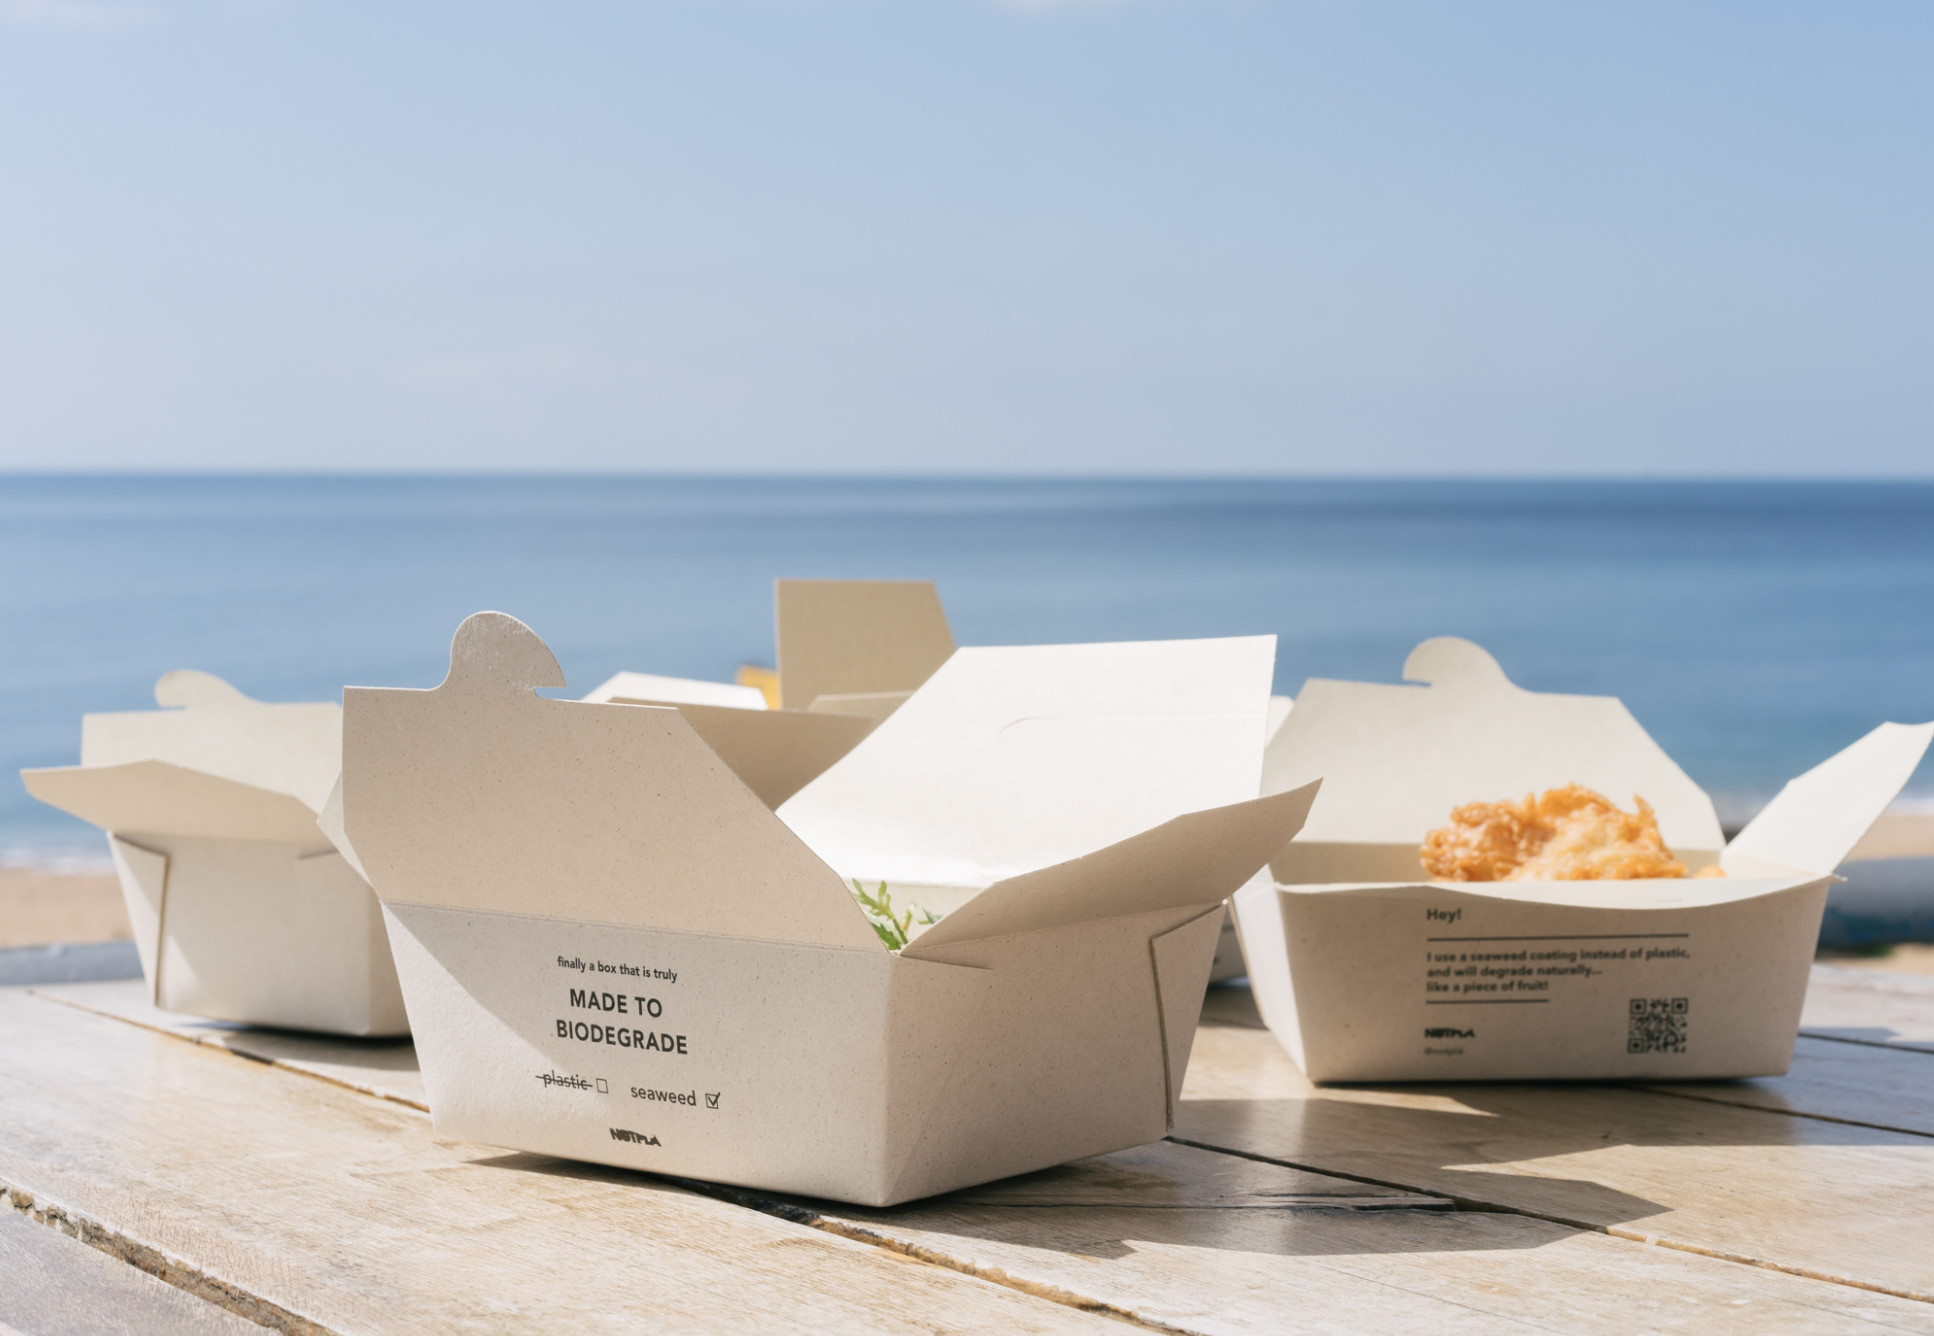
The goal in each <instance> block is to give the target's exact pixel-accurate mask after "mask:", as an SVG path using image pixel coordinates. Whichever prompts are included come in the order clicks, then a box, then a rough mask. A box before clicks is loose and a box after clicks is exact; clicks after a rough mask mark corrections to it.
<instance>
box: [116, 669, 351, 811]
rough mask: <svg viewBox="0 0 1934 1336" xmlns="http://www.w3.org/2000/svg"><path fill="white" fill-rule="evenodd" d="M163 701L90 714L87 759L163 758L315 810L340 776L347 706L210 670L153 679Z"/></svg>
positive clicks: (123, 761)
mask: <svg viewBox="0 0 1934 1336" xmlns="http://www.w3.org/2000/svg"><path fill="white" fill-rule="evenodd" d="M155 703H156V704H158V705H161V706H162V707H163V708H162V709H159V710H142V711H138V712H130V713H124V714H90V715H88V716H86V717H85V718H84V719H83V720H82V721H81V764H82V765H83V766H90V767H92V766H116V765H125V764H128V763H130V762H136V761H165V762H168V763H169V764H172V765H177V766H180V767H182V768H183V769H187V770H199V771H202V772H204V773H206V774H210V775H215V776H218V777H220V778H222V779H229V780H233V781H235V782H236V783H238V784H247V785H250V786H251V787H254V788H259V789H266V790H268V791H270V792H272V793H286V794H288V795H289V796H291V797H293V798H295V799H297V800H298V801H300V802H301V803H302V804H303V805H304V806H306V807H307V808H308V809H309V810H310V811H311V812H314V811H316V810H318V809H320V808H321V806H322V803H323V800H324V799H326V798H327V797H328V796H329V789H330V787H331V786H332V785H333V784H334V783H335V782H336V758H337V757H338V756H339V755H340V754H341V742H342V707H341V706H339V705H336V704H335V703H334V702H332V701H318V702H299V703H295V704H279V703H269V702H265V701H258V700H252V699H250V698H249V697H247V696H245V695H243V694H242V693H241V692H240V691H237V690H236V689H235V688H234V687H232V686H230V685H229V684H228V683H226V682H224V681H222V680H221V679H220V678H219V677H215V676H213V675H211V674H209V673H200V672H193V671H177V672H172V673H168V674H166V675H164V676H163V677H162V678H161V680H160V681H159V682H157V683H156V684H155Z"/></svg>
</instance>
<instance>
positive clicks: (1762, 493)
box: [0, 475, 1934, 869]
mask: <svg viewBox="0 0 1934 1336" xmlns="http://www.w3.org/2000/svg"><path fill="white" fill-rule="evenodd" d="M780 576H796V577H838V578H853V577H865V578H894V579H929V580H933V581H935V582H936V583H937V585H938V586H939V590H940V594H941V598H942V599H943V601H944V603H945V605H946V609H947V615H948V617H949V619H950V620H951V622H952V625H953V629H954V633H955V636H956V638H957V640H958V641H959V642H960V643H962V644H970V645H992V644H1033V643H1053V642H1071V641H1101V640H1130V639H1146V638H1165V637H1192V636H1229V635H1255V634H1262V633H1267V634H1272V635H1274V636H1276V637H1277V654H1276V689H1277V691H1278V692H1281V693H1283V694H1294V693H1295V692H1296V691H1297V690H1298V689H1299V688H1300V687H1301V686H1302V684H1303V682H1304V681H1305V680H1307V679H1309V678H1311V677H1333V678H1349V679H1356V680H1362V681H1375V682H1394V681H1398V680H1400V678H1401V671H1402V666H1403V661H1404V657H1405V655H1406V654H1407V653H1408V651H1409V650H1410V649H1411V647H1412V646H1414V645H1415V644H1416V643H1417V642H1419V641H1421V640H1423V639H1425V638H1427V637H1430V636H1438V635H1459V636H1465V637H1468V638H1469V639H1472V640H1475V641H1477V642H1478V643H1480V644H1482V645H1484V646H1485V647H1486V648H1487V649H1489V650H1490V651H1491V652H1492V653H1493V654H1494V655H1495V656H1496V657H1497V658H1498V659H1499V661H1500V662H1501V663H1502V664H1503V666H1504V668H1505V670H1506V672H1507V673H1508V674H1509V675H1510V676H1511V677H1512V678H1513V679H1514V680H1515V681H1517V682H1518V683H1520V684H1521V685H1523V686H1526V687H1529V688H1532V689H1534V690H1538V691H1563V692H1577V693H1585V694H1593V695H1612V696H1617V697H1620V698H1621V699H1622V700H1624V701H1625V703H1626V704H1627V705H1628V706H1629V707H1630V708H1631V710H1632V711H1633V713H1634V714H1635V715H1636V716H1637V717H1638V719H1639V720H1640V722H1642V723H1643V724H1644V725H1645V727H1646V728H1647V729H1648V730H1650V731H1651V733H1652V735H1653V736H1654V737H1655V738H1657V739H1658V741H1659V742H1660V744H1661V745H1663V746H1664V747H1665V749H1666V750H1667V751H1668V752H1669V753H1670V754H1671V755H1672V756H1673V757H1675V758H1676V759H1677V760H1678V761H1679V763H1680V764H1681V765H1682V766H1684V767H1685V769H1686V770H1687V771H1688V772H1690V774H1691V775H1692V776H1693V778H1694V779H1696V780H1697V781H1698V782H1699V783H1701V784H1702V785H1704V786H1705V787H1706V789H1707V790H1708V791H1709V792H1710V793H1712V794H1713V795H1714V798H1715V800H1716V802H1717V804H1718V806H1719V808H1720V813H1721V817H1722V820H1724V821H1725V822H1727V823H1728V824H1732V825H1736V824H1738V823H1740V822H1741V821H1743V820H1744V819H1746V818H1747V817H1749V816H1750V815H1751V813H1752V812H1753V811H1754V810H1756V809H1757V807H1758V806H1759V805H1760V804H1762V803H1763V802H1765V800H1766V799H1767V798H1769V797H1770V796H1771V795H1772V794H1773V793H1775V792H1776V791H1777V790H1778V789H1779V787H1780V785H1781V784H1782V783H1783V782H1784V781H1785V780H1786V779H1788V778H1789V777H1791V776H1792V775H1794V774H1797V773H1798V772H1800V771H1802V770H1804V769H1806V768H1807V767H1809V766H1811V765H1813V764H1815V763H1816V762H1818V761H1820V760H1822V759H1823V758H1825V757H1826V756H1828V755H1830V754H1831V753H1832V752H1834V751H1836V750H1838V749H1839V748H1841V747H1843V746H1845V745H1847V744H1848V743H1850V742H1852V741H1853V740H1854V739H1855V738H1857V737H1859V736H1860V735H1861V734H1862V733H1864V732H1866V731H1867V730H1868V729H1870V728H1872V727H1873V726H1874V725H1875V724H1877V723H1879V722H1881V721H1882V720H1888V719H1892V720H1899V721H1903V722H1915V721H1922V720H1927V719H1934V484H1930V483H1864V482H1863V483H1820V482H1547V481H1471V480H1460V481H1307V480H1305V481H1296V480H1275V479H1267V480H1266V479H1249V480H1195V481H1191V480H1132V479H1131V480H1104V481H1095V480H1076V479H1066V480H1056V479H1001V478H971V479H968V478H918V479H909V478H824V477H816V478H777V477H730V478H717V477H654V476H623V477H585V476H575V475H574V476H490V477H481V476H456V477H453V476H381V477H349V476H325V477H298V476H210V475H169V476H131V475H87V476H40V475H35V476H23V475H10V476H0V769H4V770H5V771H7V772H9V773H8V775H6V776H5V777H4V780H3V782H0V862H3V863H8V864H36V865H44V866H47V867H67V868H74V869H80V868H91V867H99V866H102V865H104V861H105V855H104V848H103V842H102V839H101V837H100V835H99V834H98V833H97V832H95V831H94V830H93V829H92V828H91V827H88V826H85V825H83V824H82V823H80V822H78V821H76V820H74V819H72V818H69V817H67V816H64V815H63V814H61V813H59V812H56V811H54V810H52V809H50V808H47V807H44V806H42V805H40V804H38V803H36V802H35V801H33V800H32V799H31V798H30V797H28V795H27V794H26V792H25V791H24V789H23V788H22V787H21V785H20V783H19V781H18V780H17V779H14V778H13V777H12V775H11V772H13V771H16V770H18V769H19V768H20V767H23V766H44V765H63V764H72V763H74V762H75V761H77V760H78V759H79V748H80V726H81V716H82V714H83V713H86V712H89V711H104V710H138V709H143V708H151V707H152V705H153V694H152V693H153V686H154V681H155V679H156V678H157V677H159V676H160V675H161V674H162V673H164V672H167V671H168V670H170V669H174V668H199V669H204V670H206V671H208V672H212V673H216V674H218V675H220V676H222V677H224V678H227V679H228V680H229V681H231V682H233V683H234V684H235V685H236V686H238V687H240V688H241V689H242V690H244V691H246V692H247V693H249V694H250V695H253V696H256V697H258V698H261V699H265V700H331V699H336V698H338V696H339V693H340V691H341V688H342V687H343V685H344V684H361V685H385V686H420V687H427V686H433V685H435V684H436V683H437V682H438V681H440V680H441V679H442V677H443V673H444V669H445V666H446V664H447V662H448V649H449V642H450V635H451V632H452V631H453V630H455V628H456V626H457V624H458V622H460V621H461V620H462V619H463V618H464V617H465V616H467V615H468V614H470V613H472V612H476V611H478V610H480V609H486V608H494V609H499V610H502V611H505V612H509V613H513V614H515V615H516V616H517V617H519V618H522V619H523V620H524V621H525V622H527V623H528V624H529V625H530V626H532V627H533V628H534V629H535V630H536V631H537V632H538V633H539V634H540V635H541V636H542V637H543V638H544V639H545V640H546V641H547V642H548V643H549V645H550V646H551V648H552V650H553V651H554V652H555V653H556V655H557V658H558V660H559V662H560V663H561V664H562V665H563V668H564V671H565V674H566V676H567V678H568V679H569V681H570V684H571V692H570V693H566V694H577V693H582V692H583V691H586V690H589V689H590V688H591V687H593V686H595V685H597V684H598V683H599V682H601V681H603V680H604V679H605V678H606V677H608V676H609V675H610V674H612V673H614V672H617V671H620V670H624V669H631V670H637V671H643V672H655V673H666V674H671V675H675V676H683V677H703V678H714V679H721V680H725V679H729V678H730V677H731V676H732V673H733V671H734V669H735V668H736V667H737V665H739V664H741V663H747V662H764V663H770V662H771V657H772V589H771V586H772V581H773V579H774V578H775V577H780ZM1905 802H1906V804H1907V805H1908V806H1910V807H1911V806H1934V766H1923V767H1922V769H1921V771H1920V772H1919V773H1918V774H1917V775H1916V776H1915V778H1914V780H1913V781H1912V783H1911V784H1910V786H1909V791H1908V795H1907V798H1906V799H1905Z"/></svg>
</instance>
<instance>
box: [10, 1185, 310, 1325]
mask: <svg viewBox="0 0 1934 1336" xmlns="http://www.w3.org/2000/svg"><path fill="white" fill-rule="evenodd" d="M0 1205H3V1206H6V1207H8V1208H9V1209H11V1210H14V1211H17V1212H19V1213H20V1214H21V1215H22V1216H24V1217H26V1218H27V1219H28V1220H31V1221H33V1222H34V1223H35V1224H39V1225H45V1226H47V1227H48V1228H49V1229H52V1230H54V1231H55V1232H56V1233H60V1234H65V1235H66V1236H67V1237H68V1238H70V1239H73V1240H75V1241H76V1242H79V1243H84V1244H86V1245H87V1246H88V1247H90V1248H93V1249H95V1250H96V1251H98V1252H103V1253H106V1254H107V1255H108V1256H109V1257H112V1258H114V1259H115V1260H116V1261H119V1262H125V1263H126V1264H127V1265H129V1266H131V1267H133V1268H134V1269H135V1270H137V1271H141V1272H145V1273H146V1274H148V1275H150V1276H153V1277H154V1278H155V1279H157V1280H161V1281H166V1282H167V1283H168V1284H170V1285H172V1286H174V1287H175V1288H176V1289H178V1290H181V1291H182V1292H183V1293H186V1294H190V1295H193V1296H194V1297H195V1298H197V1299H200V1300H203V1301H204V1302H206V1303H209V1304H212V1305H214V1306H215V1307H216V1308H220V1309H223V1310H225V1311H227V1312H230V1313H233V1314H235V1315H236V1316H237V1317H243V1318H247V1319H248V1320H249V1321H250V1322H253V1323H255V1325H257V1326H258V1327H266V1328H268V1329H269V1330H271V1331H280V1332H286V1333H288V1336H340V1333H338V1332H336V1331H335V1330H334V1329H333V1328H331V1327H325V1326H321V1325H320V1324H318V1323H315V1322H312V1321H310V1320H309V1319H308V1318H305V1317H302V1316H300V1315H298V1314H296V1313H292V1312H290V1311H289V1310H288V1309H286V1308H283V1307H282V1306H281V1305H279V1304H276V1303H273V1302H271V1301H270V1300H267V1299H264V1298H262V1297H261V1296H260V1295H258V1294H254V1293H251V1292H250V1291H248V1290H245V1289H242V1288H241V1287H239V1286H237V1285H234V1284H231V1283H230V1282H228V1281H225V1280H223V1279H222V1278H221V1277H219V1276H215V1275H211V1274H210V1273H209V1272H207V1271H205V1270H203V1269H202V1268H201V1267H198V1266H196V1265H195V1264H194V1263H193V1262H190V1261H189V1260H188V1259H187V1258H185V1257H178V1256H176V1255H175V1254H173V1253H169V1252H164V1251H162V1250H161V1249H159V1248H155V1247H152V1246H150V1245H148V1244H145V1243H142V1242H140V1241H139V1240H137V1239H133V1238H130V1237H128V1236H127V1235H126V1234H124V1233H122V1232H121V1231H119V1230H117V1229H115V1228H114V1227H113V1226H111V1225H109V1224H107V1223H106V1222H104V1221H101V1220H96V1219H94V1218H93V1217H92V1216H90V1215H88V1214H86V1213H85V1212H81V1211H75V1210H71V1209H69V1208H68V1207H66V1206H62V1205H60V1204H59V1203H57V1202H48V1201H43V1200H42V1199H41V1198H39V1197H37V1196H36V1195H35V1194H34V1193H32V1192H29V1191H27V1190H26V1189H25V1188H22V1187H20V1186H18V1185H17V1184H12V1183H7V1182H5V1181H4V1180H0ZM10 1330H11V1328H6V1327H4V1326H0V1336H5V1333H6V1332H7V1331H10Z"/></svg>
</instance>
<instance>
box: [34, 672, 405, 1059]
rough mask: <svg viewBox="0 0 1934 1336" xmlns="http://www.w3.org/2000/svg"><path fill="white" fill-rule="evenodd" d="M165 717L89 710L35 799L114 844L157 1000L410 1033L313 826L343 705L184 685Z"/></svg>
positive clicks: (160, 691)
mask: <svg viewBox="0 0 1934 1336" xmlns="http://www.w3.org/2000/svg"><path fill="white" fill-rule="evenodd" d="M154 694H155V703H156V704H157V705H159V706H161V707H162V708H161V709H159V710H152V711H139V712H133V713H126V714H90V715H88V716H86V717H85V718H84V719H83V720H82V723H81V764H80V765H78V766H63V767H58V768H53V769H45V770H25V771H22V772H21V777H22V779H23V780H25V782H26V785H27V790H28V792H30V793H32V794H33V795H34V796H35V797H36V798H39V799H40V800H41V801H42V802H45V803H49V804H51V805H52V806H55V807H58V808H60V809H61V810H62V811H65V812H71V813H73V814H74V815H75V816H78V817H80V818H81V819H82V820H85V821H91V822H93V823H94V824H95V825H97V826H99V827H101V829H103V830H104V831H106V832H107V836H108V847H109V849H110V850H111V851H112V853H113V856H114V866H115V870H116V872H117V873H118V874H119V876H120V881H121V892H122V895H123V896H124V897H125V898H126V901H127V908H128V919H129V921H130V922H131V923H132V925H133V927H134V940H135V946H136V948H137V950H138V951H139V953H140V956H141V972H142V974H143V975H144V976H145V978H146V981H147V985H148V990H149V994H150V998H151V1000H152V1001H153V1002H154V1004H155V1005H156V1006H158V1007H161V1008H164V1009H165V1010H168V1011H179V1012H184V1013H186V1014H188V1015H191V1016H205V1017H208V1018H209V1019H212V1020H223V1021H241V1022H246V1023H249V1024H254V1025H279V1026H287V1027H289V1028H292V1029H300V1030H320V1031H327V1032H331V1033H336V1034H348V1035H401V1034H407V1033H409V1022H408V1020H407V1019H406V1017H405V1015H404V1011H403V994H402V991H401V989H400V988H399V987H398V985H397V981H396V967H395V965H394V964H393V963H392V962H391V959H390V950H389V941H388V938H387V936H386V934H385V932H384V928H383V920H382V915H381V912H380V909H379V907H378V905H377V903H376V897H375V896H373V895H372V894H370V890H369V887H368V886H367V885H366V884H365V883H364V881H363V879H362V878H361V877H360V876H358V875H357V874H356V872H355V870H354V869H352V868H351V867H350V866H349V865H348V863H346V862H345V861H344V860H343V858H342V856H341V855H340V854H338V853H337V852H336V850H335V848H334V847H333V846H332V845H331V844H330V842H329V840H328V839H327V838H326V837H325V836H324V835H323V833H322V831H321V830H320V829H318V827H317V826H316V815H317V812H318V811H319V810H320V809H321V807H322V806H323V804H324V802H325V801H326V800H327V798H328V795H329V792H330V789H331V786H332V785H333V784H334V783H335V780H336V770H337V766H338V764H339V762H340V759H341V751H342V708H341V707H340V706H338V705H336V704H334V703H333V702H318V703H306V704H287V705H282V704H267V703H264V702H262V701H257V700H251V699H250V698H249V697H247V696H245V695H243V694H242V693H241V692H240V691H237V690H236V689H235V688H234V687H232V686H230V685H229V684H228V683H226V682H224V681H222V680H221V679H220V678H218V677H213V676H210V675H209V674H207V673H199V672H185V671H184V672H173V673H169V674H167V675H166V676H164V677H163V678H162V679H161V680H160V681H159V682H158V683H156V684H155V693H154Z"/></svg>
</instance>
